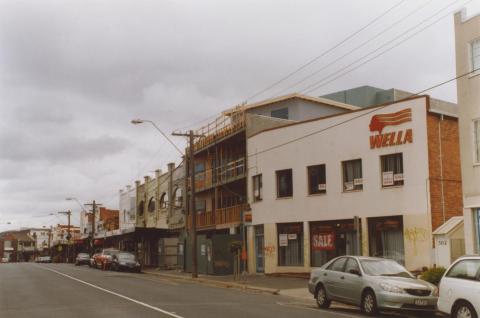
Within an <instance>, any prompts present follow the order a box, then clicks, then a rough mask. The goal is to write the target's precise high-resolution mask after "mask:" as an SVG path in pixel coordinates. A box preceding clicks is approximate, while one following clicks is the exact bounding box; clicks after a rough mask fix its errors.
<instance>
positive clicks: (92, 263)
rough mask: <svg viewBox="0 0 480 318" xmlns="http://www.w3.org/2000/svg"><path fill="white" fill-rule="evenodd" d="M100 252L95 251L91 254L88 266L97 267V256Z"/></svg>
mask: <svg viewBox="0 0 480 318" xmlns="http://www.w3.org/2000/svg"><path fill="white" fill-rule="evenodd" d="M98 254H100V253H94V254H92V256H90V261H89V263H88V266H90V267H95V257H96V256H97V255H98Z"/></svg>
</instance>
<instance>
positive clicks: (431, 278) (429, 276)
mask: <svg viewBox="0 0 480 318" xmlns="http://www.w3.org/2000/svg"><path fill="white" fill-rule="evenodd" d="M446 270H447V269H446V268H445V267H432V268H429V269H427V270H426V271H424V272H423V273H422V275H421V276H420V278H421V279H423V280H426V281H427V282H429V283H432V284H434V285H437V286H438V284H439V283H440V279H442V276H443V274H444V273H445V271H446Z"/></svg>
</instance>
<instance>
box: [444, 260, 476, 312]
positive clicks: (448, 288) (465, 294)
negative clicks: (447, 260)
mask: <svg viewBox="0 0 480 318" xmlns="http://www.w3.org/2000/svg"><path fill="white" fill-rule="evenodd" d="M438 310H440V311H441V312H443V313H446V314H449V315H450V316H451V317H455V318H478V315H479V314H480V256H479V255H476V256H463V257H460V258H459V259H457V260H456V261H455V262H454V263H453V264H452V265H451V266H450V267H449V268H448V269H447V271H446V272H445V274H444V275H443V277H442V279H441V280H440V296H439V298H438Z"/></svg>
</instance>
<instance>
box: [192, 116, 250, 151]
mask: <svg viewBox="0 0 480 318" xmlns="http://www.w3.org/2000/svg"><path fill="white" fill-rule="evenodd" d="M245 125H246V121H245V112H244V111H243V110H238V111H233V112H231V113H230V114H229V115H221V116H220V117H217V118H216V119H215V120H214V121H213V122H211V123H209V124H207V125H205V126H203V127H202V128H200V129H198V130H197V131H195V134H197V135H202V136H204V137H202V138H200V139H199V140H198V141H197V142H196V143H195V144H194V150H195V151H197V150H200V149H202V148H205V147H207V146H208V145H210V144H212V143H214V142H215V140H219V139H222V138H224V137H227V136H229V135H231V134H233V133H235V132H237V131H239V130H241V129H242V128H244V127H245Z"/></svg>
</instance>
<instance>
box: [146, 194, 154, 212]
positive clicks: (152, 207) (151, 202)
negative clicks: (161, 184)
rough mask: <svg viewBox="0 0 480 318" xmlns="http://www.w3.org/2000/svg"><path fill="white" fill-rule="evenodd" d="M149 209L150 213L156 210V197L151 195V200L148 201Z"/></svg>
mask: <svg viewBox="0 0 480 318" xmlns="http://www.w3.org/2000/svg"><path fill="white" fill-rule="evenodd" d="M147 210H148V212H150V213H153V212H155V198H154V197H151V198H150V200H149V201H148V206H147Z"/></svg>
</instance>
